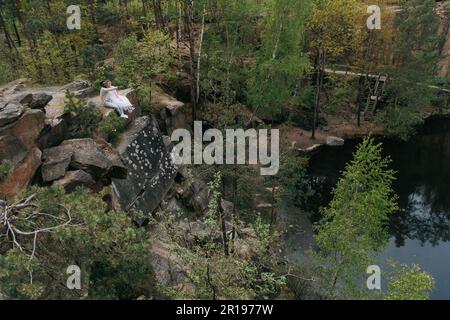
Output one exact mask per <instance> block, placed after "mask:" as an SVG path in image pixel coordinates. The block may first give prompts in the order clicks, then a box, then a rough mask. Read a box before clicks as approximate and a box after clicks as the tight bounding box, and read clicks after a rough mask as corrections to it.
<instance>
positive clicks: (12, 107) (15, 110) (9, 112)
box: [0, 103, 24, 127]
mask: <svg viewBox="0 0 450 320" xmlns="http://www.w3.org/2000/svg"><path fill="white" fill-rule="evenodd" d="M23 109H24V108H23V106H22V105H20V104H16V103H7V104H6V105H3V106H1V107H0V127H2V126H4V125H7V124H9V123H11V122H14V121H16V120H17V119H19V118H20V116H21V115H22V113H23Z"/></svg>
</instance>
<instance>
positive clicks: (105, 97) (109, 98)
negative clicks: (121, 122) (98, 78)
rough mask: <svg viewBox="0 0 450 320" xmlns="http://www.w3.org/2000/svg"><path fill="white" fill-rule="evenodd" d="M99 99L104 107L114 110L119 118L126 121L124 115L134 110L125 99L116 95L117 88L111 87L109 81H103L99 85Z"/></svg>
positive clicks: (126, 117)
mask: <svg viewBox="0 0 450 320" xmlns="http://www.w3.org/2000/svg"><path fill="white" fill-rule="evenodd" d="M100 85H101V86H102V88H101V89H100V98H101V99H102V101H103V103H104V105H105V107H107V108H112V109H114V110H116V112H117V113H118V114H119V116H120V117H121V118H125V119H128V116H127V115H126V114H125V113H130V112H132V111H133V110H134V107H133V105H132V104H131V102H130V100H128V98H127V97H125V96H121V95H119V94H118V93H117V89H118V88H117V87H113V86H112V84H111V81H109V80H105V81H102V82H101V83H100Z"/></svg>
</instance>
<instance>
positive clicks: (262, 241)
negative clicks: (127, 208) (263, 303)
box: [152, 173, 285, 299]
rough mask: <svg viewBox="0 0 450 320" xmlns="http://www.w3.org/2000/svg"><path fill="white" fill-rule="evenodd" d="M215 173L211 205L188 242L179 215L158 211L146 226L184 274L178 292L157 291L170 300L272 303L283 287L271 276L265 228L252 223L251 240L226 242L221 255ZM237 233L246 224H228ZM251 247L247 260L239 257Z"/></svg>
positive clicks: (267, 229)
mask: <svg viewBox="0 0 450 320" xmlns="http://www.w3.org/2000/svg"><path fill="white" fill-rule="evenodd" d="M221 184H222V182H221V174H220V173H217V174H216V175H215V176H214V179H213V180H212V181H211V183H210V184H209V186H210V188H211V202H210V204H209V207H208V212H207V213H206V216H205V217H204V218H202V220H201V222H203V223H204V226H205V228H204V230H202V231H201V233H197V234H196V237H195V240H194V241H186V240H185V238H183V236H182V235H181V234H180V232H179V231H180V229H181V228H183V225H186V224H187V223H188V221H179V216H178V215H176V214H170V213H167V212H160V213H158V215H157V218H156V219H154V220H153V221H152V224H153V225H154V227H155V228H157V230H159V231H158V232H154V233H153V235H154V237H155V239H156V240H159V241H162V242H164V243H165V244H167V247H168V250H170V252H171V253H173V255H174V258H175V259H176V260H177V261H178V262H179V263H180V265H181V266H183V268H184V269H185V270H186V278H185V283H183V287H184V288H186V289H187V290H176V289H174V288H171V287H167V286H161V288H162V289H163V290H164V292H165V293H166V294H167V295H168V296H169V297H170V298H177V299H253V298H259V299H270V298H274V297H275V296H276V295H277V294H278V292H279V290H280V288H281V287H283V286H284V284H285V278H284V277H283V276H279V275H277V274H275V273H274V268H275V266H276V258H275V256H274V253H271V248H273V247H274V245H275V241H276V238H275V237H276V235H274V234H273V233H272V232H271V229H270V226H268V225H266V224H265V223H263V222H262V220H261V219H257V220H256V221H255V222H254V224H253V225H252V226H253V228H254V230H255V233H256V238H254V237H248V238H237V239H235V240H233V241H229V246H230V251H229V253H228V255H227V254H224V247H223V243H222V241H221V240H220V239H221V235H222V229H221V223H220V222H219V221H220V220H221V218H220V211H221V210H220V199H221V192H220V187H221ZM233 223H234V224H235V226H236V228H237V229H238V230H241V229H243V228H245V227H251V226H250V225H247V226H246V225H243V223H242V222H240V221H237V220H235V221H233ZM248 247H249V248H251V250H250V253H249V255H250V256H247V257H245V256H242V254H241V253H240V252H241V250H243V249H244V248H248Z"/></svg>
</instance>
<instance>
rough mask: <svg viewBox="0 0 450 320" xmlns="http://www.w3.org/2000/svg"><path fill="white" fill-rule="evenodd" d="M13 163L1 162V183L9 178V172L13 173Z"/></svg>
mask: <svg viewBox="0 0 450 320" xmlns="http://www.w3.org/2000/svg"><path fill="white" fill-rule="evenodd" d="M11 168H12V163H11V161H9V160H3V161H2V162H0V182H3V181H5V180H6V178H8V175H9V172H10V171H11Z"/></svg>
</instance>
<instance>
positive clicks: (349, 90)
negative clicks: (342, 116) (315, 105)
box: [324, 79, 356, 112]
mask: <svg viewBox="0 0 450 320" xmlns="http://www.w3.org/2000/svg"><path fill="white" fill-rule="evenodd" d="M333 80H334V81H332V84H331V88H330V91H331V92H330V99H329V101H328V102H327V104H326V106H325V107H324V108H325V110H326V111H327V112H336V111H338V110H339V109H343V108H348V106H349V105H350V101H351V99H352V98H354V97H355V96H356V89H355V87H354V83H353V82H351V81H346V80H343V81H340V80H337V79H333Z"/></svg>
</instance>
